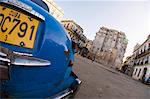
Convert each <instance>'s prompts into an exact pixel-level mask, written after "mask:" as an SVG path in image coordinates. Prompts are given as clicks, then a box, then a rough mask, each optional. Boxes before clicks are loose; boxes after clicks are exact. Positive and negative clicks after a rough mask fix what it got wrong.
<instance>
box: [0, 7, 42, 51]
mask: <svg viewBox="0 0 150 99" xmlns="http://www.w3.org/2000/svg"><path fill="white" fill-rule="evenodd" d="M39 23H40V22H39V21H38V20H37V19H35V18H33V17H32V16H29V15H26V14H24V13H22V12H20V11H17V10H14V9H10V8H7V7H4V6H2V5H0V42H3V43H7V44H11V45H16V46H19V47H23V48H30V49H32V48H34V43H35V40H36V33H37V30H38V26H39Z"/></svg>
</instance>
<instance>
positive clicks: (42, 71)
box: [0, 0, 75, 98]
mask: <svg viewBox="0 0 150 99" xmlns="http://www.w3.org/2000/svg"><path fill="white" fill-rule="evenodd" d="M19 1H21V2H24V3H25V4H27V5H29V6H31V7H32V8H33V9H34V10H35V11H37V12H39V13H40V14H41V15H43V16H44V17H45V21H41V23H40V26H39V29H38V32H37V37H36V41H35V47H34V49H26V48H21V47H18V46H13V45H9V44H4V43H0V45H1V46H3V47H5V48H8V49H9V50H11V51H16V52H22V53H29V54H33V57H36V58H41V59H45V60H49V61H50V62H51V65H49V66H47V67H21V66H14V65H11V68H10V80H8V81H5V82H3V83H1V88H2V89H1V90H2V91H5V92H7V93H8V94H9V96H10V97H20V98H21V97H24V98H25V97H38V98H40V97H42V98H46V97H50V96H53V95H55V94H56V93H59V92H61V91H62V90H64V89H66V88H68V87H69V86H70V85H71V84H72V83H73V82H74V81H75V78H74V77H72V76H70V73H71V71H72V67H68V63H69V60H71V59H72V60H74V59H73V58H74V54H73V52H72V45H71V40H70V38H69V37H68V36H67V34H66V32H65V30H64V28H63V27H62V26H61V24H60V23H59V22H58V21H57V20H56V19H55V18H53V17H52V16H51V15H49V14H48V12H47V11H45V10H44V9H42V8H41V7H39V6H38V5H36V4H34V3H33V2H31V1H30V0H19ZM65 50H70V53H71V54H70V55H69V56H66V55H65V54H64V51H65Z"/></svg>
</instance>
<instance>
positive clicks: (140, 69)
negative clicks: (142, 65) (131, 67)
mask: <svg viewBox="0 0 150 99" xmlns="http://www.w3.org/2000/svg"><path fill="white" fill-rule="evenodd" d="M140 73H141V69H140V70H139V73H138V75H137V76H138V77H139V76H140Z"/></svg>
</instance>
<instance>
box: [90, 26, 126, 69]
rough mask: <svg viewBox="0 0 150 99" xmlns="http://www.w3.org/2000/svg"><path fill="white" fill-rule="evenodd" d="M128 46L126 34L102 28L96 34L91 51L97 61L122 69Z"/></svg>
mask: <svg viewBox="0 0 150 99" xmlns="http://www.w3.org/2000/svg"><path fill="white" fill-rule="evenodd" d="M127 44H128V42H127V39H126V36H125V33H123V32H120V31H117V30H114V29H108V28H106V27H101V28H100V30H99V31H98V32H97V33H96V36H95V39H94V40H93V45H92V48H91V50H92V52H93V53H94V54H95V56H94V58H95V59H96V61H98V62H101V63H104V64H110V65H111V66H113V67H114V68H119V69H120V66H121V63H122V60H123V57H124V53H125V50H126V47H127Z"/></svg>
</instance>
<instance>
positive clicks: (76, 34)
mask: <svg viewBox="0 0 150 99" xmlns="http://www.w3.org/2000/svg"><path fill="white" fill-rule="evenodd" d="M62 24H63V26H64V27H65V29H66V30H67V32H68V34H69V35H70V37H71V39H72V41H74V42H75V43H76V44H77V45H78V47H79V53H80V52H81V50H82V48H83V47H85V43H86V40H87V38H86V36H85V35H84V34H83V29H82V28H81V27H80V26H79V25H78V24H77V23H75V22H74V21H73V20H63V21H62Z"/></svg>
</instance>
